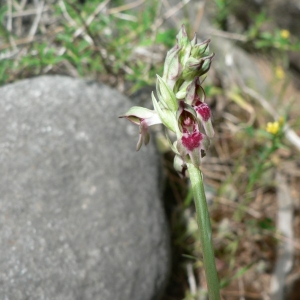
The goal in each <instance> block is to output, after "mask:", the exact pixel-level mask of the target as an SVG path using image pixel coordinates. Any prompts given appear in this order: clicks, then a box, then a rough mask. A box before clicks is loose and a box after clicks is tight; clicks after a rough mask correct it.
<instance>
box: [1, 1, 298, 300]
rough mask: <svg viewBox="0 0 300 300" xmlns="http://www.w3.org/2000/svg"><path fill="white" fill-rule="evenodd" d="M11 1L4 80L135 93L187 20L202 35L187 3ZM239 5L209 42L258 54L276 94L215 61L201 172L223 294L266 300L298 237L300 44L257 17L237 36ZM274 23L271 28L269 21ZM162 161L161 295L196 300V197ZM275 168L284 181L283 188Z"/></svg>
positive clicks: (159, 66) (218, 5)
mask: <svg viewBox="0 0 300 300" xmlns="http://www.w3.org/2000/svg"><path fill="white" fill-rule="evenodd" d="M83 2H84V1H83ZM8 3H11V2H10V1H8V2H7V4H4V5H2V6H0V51H1V52H0V85H4V84H7V83H11V82H14V81H17V80H20V79H22V78H28V77H33V76H37V75H42V74H64V75H68V76H73V77H84V78H88V79H93V80H97V81H101V82H105V83H107V84H109V85H111V86H114V87H116V88H118V89H119V90H120V91H121V92H124V93H126V94H127V95H129V96H130V95H131V94H132V93H133V92H135V91H137V90H139V89H140V88H142V87H144V86H147V85H153V84H154V83H155V80H156V74H162V70H163V59H164V57H165V54H166V51H167V50H168V49H169V48H170V47H172V46H173V41H174V40H175V36H176V33H177V31H178V30H179V28H180V26H181V24H182V23H185V24H186V28H187V29H190V30H189V32H188V33H189V36H190V37H192V34H193V32H192V29H191V28H193V26H192V25H193V24H192V22H190V21H189V19H188V18H187V15H186V11H187V10H186V7H185V6H187V5H189V3H188V1H186V3H187V4H186V5H184V4H183V3H181V2H179V5H177V6H176V7H165V6H164V4H162V2H161V1H146V0H144V1H143V0H141V1H134V2H131V3H130V4H125V2H124V1H113V2H110V1H108V0H106V1H99V0H97V1H96V0H89V1H85V2H84V3H81V2H80V1H75V0H65V1H63V0H60V1H57V2H55V3H54V4H46V3H44V2H43V1H40V2H39V4H38V6H34V4H32V3H31V2H30V3H29V2H28V4H27V3H26V1H22V3H21V4H20V3H17V2H16V1H13V2H12V3H11V6H10V5H9V4H8ZM228 3H232V5H229V4H228ZM226 4H228V5H226ZM234 4H235V1H233V0H232V1H229V2H227V1H223V0H215V2H214V5H213V6H212V9H213V13H212V22H214V24H215V26H216V27H217V28H218V29H216V30H214V31H212V36H211V39H212V40H213V39H214V36H222V37H224V38H226V39H228V40H230V41H232V42H234V43H236V44H237V45H238V46H240V47H242V48H244V49H245V50H246V51H248V52H249V53H251V54H253V53H255V55H257V56H259V59H258V60H257V61H258V62H259V63H262V62H263V66H268V69H269V70H270V71H269V73H268V74H267V75H266V81H268V91H267V93H266V94H265V95H261V94H260V92H259V91H257V90H253V89H252V88H251V87H248V86H246V85H243V84H241V83H239V82H236V84H235V85H230V86H228V85H226V84H225V80H222V78H221V77H222V74H218V71H217V68H216V69H214V68H215V67H216V66H214V65H212V70H213V72H211V73H212V75H209V77H208V78H207V79H206V81H205V82H204V83H203V87H204V89H205V92H206V97H207V101H209V104H210V107H212V108H213V109H212V111H213V117H214V128H215V131H216V137H215V138H214V145H213V146H212V148H211V151H210V154H209V155H208V157H206V158H205V159H204V160H203V169H202V172H203V174H204V181H205V185H206V187H205V189H206V191H208V192H209V196H208V197H207V198H208V199H207V200H208V202H209V204H210V212H211V216H212V229H213V237H214V246H215V249H216V253H215V254H216V258H217V270H218V272H219V274H220V279H221V286H222V291H221V294H222V296H223V297H226V299H237V298H238V297H244V298H246V299H261V298H263V297H265V295H266V294H268V293H269V287H270V281H271V280H272V277H273V272H274V266H275V264H276V261H277V259H278V253H277V251H276V249H277V247H278V245H279V244H281V243H283V242H284V243H287V242H291V241H290V240H289V239H290V237H287V236H284V235H283V234H282V233H281V232H280V230H279V227H278V223H277V222H276V220H277V218H278V212H279V210H278V205H279V204H278V203H279V202H278V201H279V200H278V197H279V196H278V189H280V188H281V187H282V185H286V186H287V188H288V191H289V192H290V197H294V198H295V199H296V198H297V197H298V199H299V191H298V190H297V187H299V180H300V171H299V165H297V159H298V164H299V158H298V157H299V156H298V155H299V148H298V149H297V138H298V139H299V136H297V134H295V132H294V131H293V134H287V132H288V131H289V130H296V132H297V131H298V133H299V128H300V119H299V116H298V115H297V111H299V101H298V103H297V102H296V96H295V95H296V92H297V91H295V90H293V89H292V80H291V78H292V77H291V75H290V72H289V55H288V54H289V53H290V52H291V51H293V52H299V50H300V41H299V40H298V39H297V38H295V37H294V36H293V35H292V34H291V33H290V32H289V31H288V30H287V29H286V28H278V27H276V26H275V25H274V24H273V23H272V20H270V19H269V17H268V16H267V15H266V14H265V13H261V14H253V17H252V18H251V20H252V21H251V22H249V23H247V24H246V25H245V26H241V27H239V28H240V29H239V31H237V32H233V31H229V30H230V28H229V27H230V26H229V25H228V19H229V17H231V16H232V14H233V13H234V9H235V5H234ZM141 6H143V9H141ZM200 9H201V8H200ZM177 11H181V13H182V15H183V17H182V18H178V17H176V19H174V20H175V22H176V26H175V25H174V26H173V27H172V28H171V29H170V27H171V26H164V25H165V21H166V20H168V19H170V18H172V17H173V16H174V14H175V12H177ZM266 23H268V24H272V26H269V27H268V26H265V25H264V26H263V24H266ZM174 24H175V23H174ZM200 32H201V29H200ZM216 55H218V53H216ZM220 78H221V79H220ZM298 97H299V95H298ZM150 101H151V97H150V95H149V102H150ZM157 138H159V135H158V136H157ZM162 156H163V157H164V165H165V171H166V174H167V175H168V187H167V190H166V193H165V201H166V204H165V205H166V210H167V213H168V217H169V220H170V226H171V229H172V244H173V252H174V253H173V254H174V262H176V264H175V265H174V267H173V271H172V278H171V282H170V284H169V287H168V289H167V291H166V295H165V296H164V300H179V299H180V300H182V299H185V300H190V299H195V300H196V299H199V297H200V296H201V295H204V294H205V293H206V284H205V280H204V278H205V277H204V273H203V268H202V266H203V262H202V260H201V247H200V244H199V241H198V237H197V223H196V218H195V208H194V206H193V204H192V191H191V190H190V188H189V186H188V184H187V181H186V180H185V179H184V178H183V179H182V178H180V177H179V176H178V175H177V174H176V173H175V172H174V170H173V164H172V161H173V156H172V154H171V152H169V151H166V150H165V151H164V153H162ZM278 173H280V174H281V175H282V176H283V177H284V178H285V179H286V180H281V181H278V179H277V178H278V177H277V175H278ZM286 196H287V197H289V195H286ZM291 213H292V214H293V215H294V223H293V224H292V226H291V228H290V230H291V231H292V232H293V235H294V236H296V238H298V239H299V234H300V231H299V228H300V227H299V224H300V211H299V209H298V210H297V209H295V210H294V211H291ZM292 244H293V249H294V257H293V261H294V263H293V268H292V270H291V272H292V273H295V274H296V273H297V272H298V273H299V268H300V252H299V248H300V246H299V244H297V243H296V240H293V241H292Z"/></svg>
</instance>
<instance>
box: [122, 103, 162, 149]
mask: <svg viewBox="0 0 300 300" xmlns="http://www.w3.org/2000/svg"><path fill="white" fill-rule="evenodd" d="M119 118H126V119H128V120H129V121H131V122H132V123H134V124H136V125H139V128H140V131H139V140H138V142H137V145H136V151H139V150H140V149H141V147H142V145H143V144H144V145H147V144H148V143H149V141H150V134H149V130H148V127H149V126H152V125H156V124H161V123H162V122H161V119H160V118H159V116H158V114H157V113H156V112H155V111H154V110H150V109H147V108H144V107H139V106H133V107H131V108H130V109H129V111H127V112H126V113H125V114H124V115H122V116H120V117H119Z"/></svg>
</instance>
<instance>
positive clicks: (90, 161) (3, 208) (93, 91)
mask: <svg viewBox="0 0 300 300" xmlns="http://www.w3.org/2000/svg"><path fill="white" fill-rule="evenodd" d="M0 95H1V101H0V165H1V180H0V195H1V196H0V226H1V231H0V247H1V248H0V249H1V256H0V298H1V299H6V300H19V299H30V300H35V299H43V300H48V299H49V300H53V299H55V300H74V299H78V300H90V299H93V300H95V299H101V300H116V299H122V300H126V299H128V300H135V299H136V300H147V299H149V300H150V299H158V295H159V293H160V292H161V291H162V289H163V286H164V284H165V281H166V278H167V273H168V264H169V243H168V232H167V225H166V221H165V219H164V212H163V209H162V205H161V202H160V190H159V185H158V180H159V166H158V165H159V163H158V161H159V159H158V156H157V155H156V152H155V149H154V147H152V146H151V145H150V146H149V147H147V148H142V149H141V151H140V152H138V153H136V152H135V145H136V142H137V138H138V128H135V127H134V126H133V125H132V124H130V123H129V122H128V121H125V120H121V119H118V118H117V116H118V115H120V114H121V113H124V112H125V111H126V110H127V109H128V108H129V107H130V103H129V101H128V99H127V98H126V97H124V96H122V95H120V94H119V93H118V92H116V91H114V90H112V89H110V88H108V87H106V86H104V85H99V84H96V83H87V82H84V81H82V80H79V79H72V78H68V77H62V76H53V77H51V76H43V77H39V78H35V79H28V80H23V81H20V82H17V83H15V84H11V85H7V86H4V87H2V88H1V89H0Z"/></svg>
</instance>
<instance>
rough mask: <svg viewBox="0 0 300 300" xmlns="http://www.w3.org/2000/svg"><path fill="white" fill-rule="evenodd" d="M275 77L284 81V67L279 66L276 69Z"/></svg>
mask: <svg viewBox="0 0 300 300" xmlns="http://www.w3.org/2000/svg"><path fill="white" fill-rule="evenodd" d="M275 75H276V78H277V79H283V78H284V76H285V72H284V70H283V69H282V67H280V66H277V67H276V68H275Z"/></svg>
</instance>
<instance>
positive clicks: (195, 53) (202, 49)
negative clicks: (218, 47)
mask: <svg viewBox="0 0 300 300" xmlns="http://www.w3.org/2000/svg"><path fill="white" fill-rule="evenodd" d="M209 43H210V40H206V41H204V42H203V43H200V44H196V45H195V46H194V47H192V50H191V56H192V57H194V58H202V57H205V56H208V55H209Z"/></svg>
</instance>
